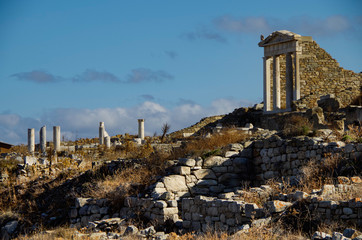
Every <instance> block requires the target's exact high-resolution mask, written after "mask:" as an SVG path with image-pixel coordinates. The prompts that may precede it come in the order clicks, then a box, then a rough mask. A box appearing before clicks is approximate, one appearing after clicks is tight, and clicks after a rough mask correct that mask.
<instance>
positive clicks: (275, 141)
mask: <svg viewBox="0 0 362 240" xmlns="http://www.w3.org/2000/svg"><path fill="white" fill-rule="evenodd" d="M253 153H254V157H253V164H254V172H255V176H256V179H255V180H256V183H258V184H264V183H265V182H266V181H267V180H269V179H272V178H275V179H282V178H284V179H287V180H291V181H293V180H298V177H299V176H300V175H301V172H302V167H303V166H305V165H306V164H307V163H308V162H309V161H316V162H319V161H322V160H324V159H326V158H328V157H330V156H331V157H343V158H346V159H350V160H356V159H361V158H362V144H361V143H360V144H347V145H345V144H344V143H343V142H330V143H327V142H323V141H322V139H321V138H309V137H295V138H292V139H289V140H286V139H281V138H279V137H278V136H276V135H274V136H272V137H270V138H268V139H265V140H260V141H256V142H254V150H253Z"/></svg>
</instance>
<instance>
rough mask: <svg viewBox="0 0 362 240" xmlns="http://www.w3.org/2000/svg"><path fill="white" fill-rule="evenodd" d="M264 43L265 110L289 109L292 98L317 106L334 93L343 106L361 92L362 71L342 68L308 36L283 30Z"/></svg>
mask: <svg viewBox="0 0 362 240" xmlns="http://www.w3.org/2000/svg"><path fill="white" fill-rule="evenodd" d="M259 46H260V47H264V58H263V68H264V76H263V78H264V84H263V85H264V112H265V113H273V112H281V111H290V110H292V108H293V102H294V103H299V104H302V105H304V106H305V107H306V108H311V107H314V106H315V105H316V103H317V100H318V99H319V98H320V97H321V96H324V95H328V94H334V95H335V97H336V98H337V99H338V100H339V101H340V102H341V106H347V105H349V104H350V103H351V102H352V101H353V100H354V99H355V98H356V97H357V96H358V95H359V94H360V93H361V82H362V74H361V73H354V72H353V71H349V70H345V69H343V68H341V67H340V66H339V64H338V62H337V61H336V60H335V59H333V58H332V57H331V56H330V55H329V54H328V53H327V52H326V51H325V50H324V49H322V48H320V47H319V45H318V44H317V43H316V42H315V41H314V40H313V38H312V37H309V36H301V35H299V34H296V33H293V32H290V31H287V30H281V31H275V32H273V33H271V34H270V35H269V36H268V37H267V38H265V39H263V40H262V41H261V42H259Z"/></svg>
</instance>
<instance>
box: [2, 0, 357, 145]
mask: <svg viewBox="0 0 362 240" xmlns="http://www.w3.org/2000/svg"><path fill="white" fill-rule="evenodd" d="M361 9H362V1H358V0H355V1H352V0H349V1H348V0H347V1H333V0H329V1H308V0H306V1H303V2H296V3H293V1H216V0H207V1H206V0H200V1H191V0H185V1H156V0H155V1H149V0H147V1H146V0H144V1H141V0H139V1H126V0H124V1H88V0H84V1H74V0H73V1H70V0H61V1H60V0H54V1H46V0H41V1H40V0H39V1H38V0H22V1H20V0H0V86H1V87H0V89H1V97H0V99H1V102H2V104H1V106H0V141H4V142H9V143H13V144H18V143H25V142H26V138H27V128H35V129H36V131H38V130H39V128H40V127H41V126H43V125H46V126H47V127H48V134H47V135H48V139H49V140H50V139H51V134H52V133H51V128H52V126H54V125H60V126H61V130H62V134H64V136H65V138H67V139H70V140H74V139H75V138H77V137H96V136H97V133H98V124H99V122H100V121H104V122H105V127H106V129H107V131H108V132H109V133H110V134H111V135H115V134H124V133H126V132H127V133H131V134H136V133H137V119H138V118H145V119H146V121H145V129H146V135H153V133H155V132H158V133H160V129H161V126H162V124H163V123H165V122H168V123H169V124H170V125H171V130H173V131H174V130H178V129H180V128H184V127H187V126H189V125H191V124H193V123H195V122H197V121H199V120H200V119H201V118H202V117H206V116H210V115H218V114H225V113H229V112H231V111H232V110H233V109H235V108H239V107H242V106H252V105H253V104H255V103H259V102H261V101H262V56H263V50H262V49H261V48H259V47H258V45H257V44H258V42H259V40H260V34H263V35H264V36H267V35H268V34H270V33H271V32H273V31H276V30H282V29H286V30H290V31H292V32H296V33H298V34H301V35H305V36H312V37H313V39H314V40H315V41H317V43H318V44H319V45H320V46H321V47H322V48H324V49H325V50H326V51H327V52H329V53H330V54H331V55H332V57H334V58H335V59H337V61H338V62H339V63H340V65H341V66H342V67H344V68H345V69H349V70H353V71H355V72H360V71H362V67H361V62H362V59H361V58H362V57H361V53H362V47H361V40H360V39H361V37H362V14H361Z"/></svg>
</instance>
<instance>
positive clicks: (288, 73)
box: [285, 53, 293, 110]
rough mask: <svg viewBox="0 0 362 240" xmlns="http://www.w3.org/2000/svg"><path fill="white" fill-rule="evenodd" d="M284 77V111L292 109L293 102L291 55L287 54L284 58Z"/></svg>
mask: <svg viewBox="0 0 362 240" xmlns="http://www.w3.org/2000/svg"><path fill="white" fill-rule="evenodd" d="M285 61H286V62H285V77H286V98H285V100H286V103H285V104H286V109H288V110H290V109H291V108H292V101H293V62H292V53H287V54H286V56H285Z"/></svg>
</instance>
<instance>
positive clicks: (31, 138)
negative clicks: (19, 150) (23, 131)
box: [28, 128, 35, 154]
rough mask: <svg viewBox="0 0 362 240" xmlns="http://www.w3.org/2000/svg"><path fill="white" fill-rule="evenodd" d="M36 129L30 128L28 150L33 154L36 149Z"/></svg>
mask: <svg viewBox="0 0 362 240" xmlns="http://www.w3.org/2000/svg"><path fill="white" fill-rule="evenodd" d="M34 132H35V130H34V128H29V129H28V151H29V153H31V154H33V153H34V151H35V134H34Z"/></svg>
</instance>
